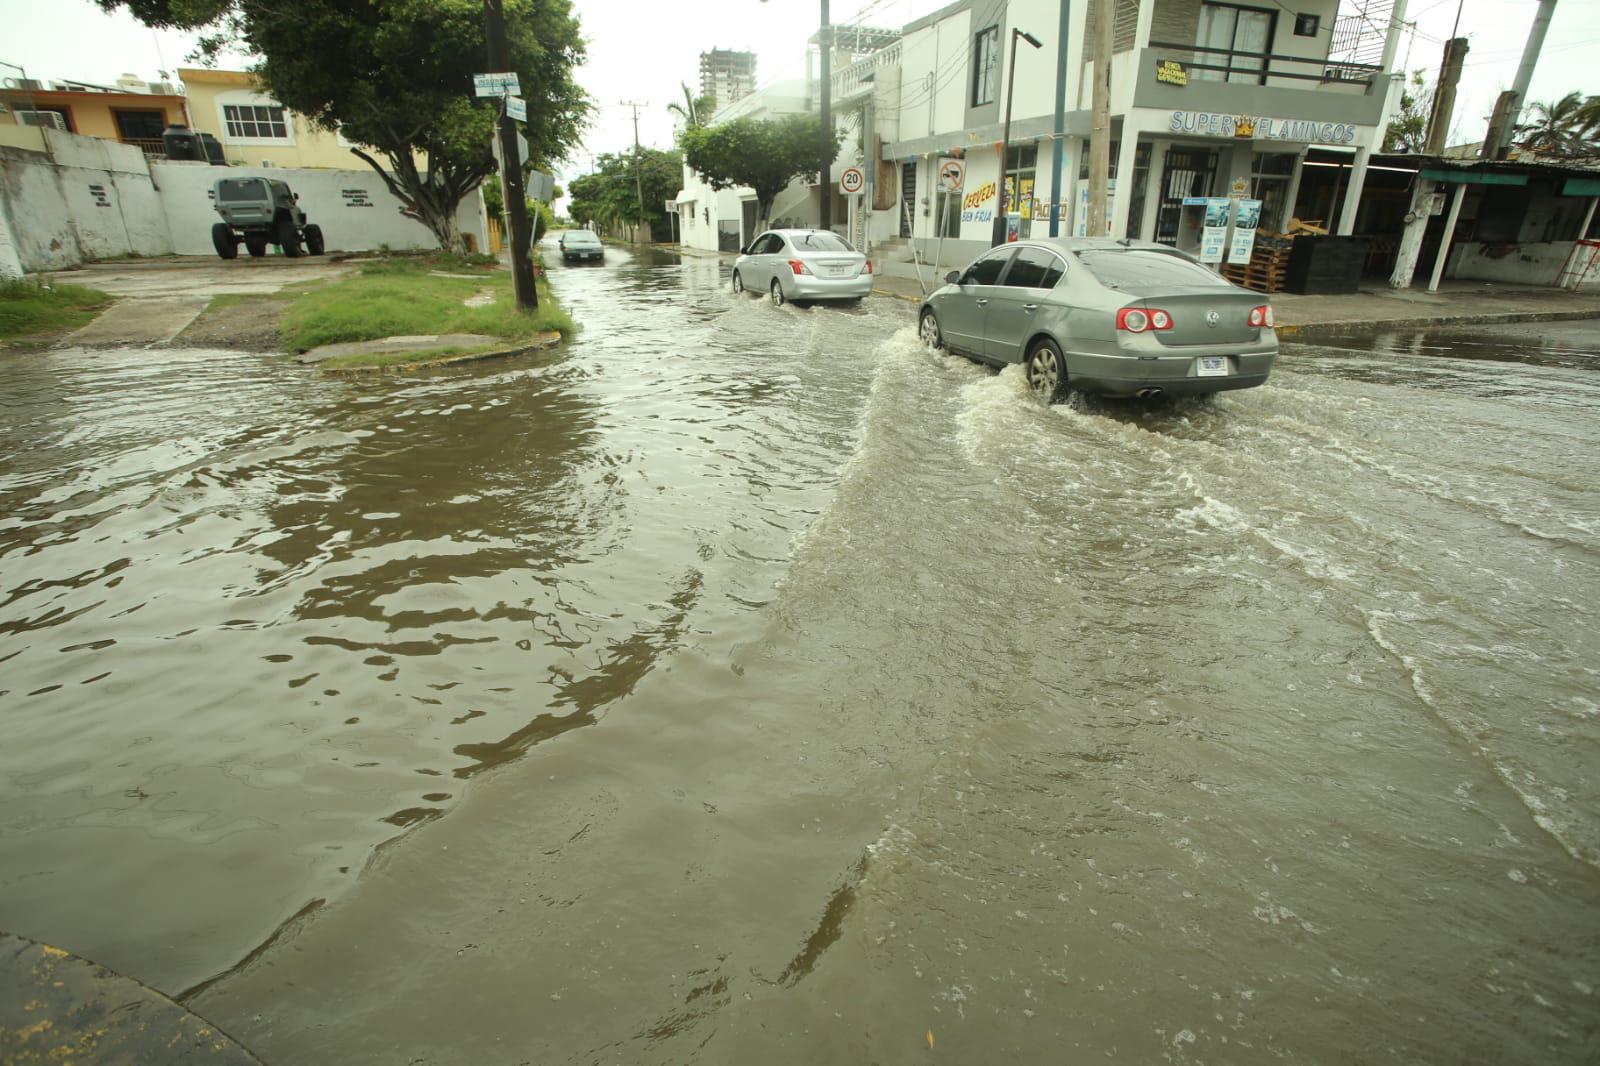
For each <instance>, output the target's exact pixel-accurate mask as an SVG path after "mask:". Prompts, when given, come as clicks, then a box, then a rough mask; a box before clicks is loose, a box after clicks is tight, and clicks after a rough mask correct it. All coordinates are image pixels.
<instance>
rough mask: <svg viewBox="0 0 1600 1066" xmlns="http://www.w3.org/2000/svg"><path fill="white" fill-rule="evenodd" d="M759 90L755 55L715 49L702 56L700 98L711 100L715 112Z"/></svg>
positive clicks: (702, 53)
mask: <svg viewBox="0 0 1600 1066" xmlns="http://www.w3.org/2000/svg"><path fill="white" fill-rule="evenodd" d="M755 88H756V54H755V53H754V52H735V51H732V50H731V49H727V48H713V49H712V50H711V51H709V52H701V53H700V95H701V96H709V97H712V98H713V100H714V101H715V103H714V104H713V105H712V110H713V111H715V110H716V109H717V108H719V107H726V106H728V105H729V104H731V103H733V102H734V101H735V100H737V99H739V98H740V97H741V96H749V95H750V94H751V93H753V92H755Z"/></svg>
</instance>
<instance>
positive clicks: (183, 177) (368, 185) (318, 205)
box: [151, 162, 488, 255]
mask: <svg viewBox="0 0 1600 1066" xmlns="http://www.w3.org/2000/svg"><path fill="white" fill-rule="evenodd" d="M151 172H152V173H153V174H154V176H155V183H156V185H157V187H158V188H159V189H160V196H161V203H162V204H163V205H164V207H165V212H166V217H167V220H168V223H169V225H170V229H171V239H172V245H173V250H174V251H176V252H177V253H178V254H179V255H210V254H212V253H213V249H212V246H211V227H212V226H213V225H214V224H215V223H216V222H217V221H218V220H219V219H218V215H217V213H216V211H215V210H214V209H213V208H212V201H211V186H212V183H213V182H214V181H216V179H217V177H218V176H219V175H221V174H226V175H227V176H228V177H230V178H250V177H261V178H271V179H274V180H278V181H286V182H288V183H289V188H291V189H293V190H294V191H295V192H296V193H297V194H298V195H299V197H300V208H301V210H303V211H305V213H306V220H307V221H308V222H314V223H316V224H317V225H318V226H321V227H322V236H323V239H324V240H325V241H326V242H327V248H328V251H330V252H334V251H341V252H354V251H367V250H370V249H373V248H377V247H378V246H380V245H388V246H389V247H390V248H396V249H400V248H416V249H420V248H435V247H437V246H438V243H437V242H436V241H435V240H434V238H433V231H432V230H430V229H428V227H427V226H424V225H423V224H422V223H421V222H418V221H417V220H416V219H414V218H409V217H407V216H406V215H404V214H403V213H402V209H401V206H400V202H399V201H398V200H396V199H395V198H394V196H393V195H392V194H391V193H390V192H389V190H388V188H387V187H386V186H385V185H384V184H383V179H382V178H381V177H379V176H378V174H377V173H376V172H375V171H374V170H373V169H372V168H371V167H367V168H366V169H365V170H289V169H285V168H281V167H229V168H227V170H226V171H224V170H223V169H222V168H220V167H208V166H200V165H196V164H192V163H161V162H157V163H155V164H153V165H152V167H151ZM479 201H480V197H479V195H478V194H477V193H472V194H469V195H468V196H467V197H466V198H465V199H463V200H462V201H461V206H460V208H459V210H458V211H457V212H456V224H457V225H458V226H459V227H460V228H461V232H462V233H466V234H471V235H472V238H473V241H474V244H475V246H476V247H477V249H478V250H479V251H483V250H485V249H486V248H487V247H488V238H487V235H486V234H485V232H484V229H483V220H482V215H481V211H480V210H479Z"/></svg>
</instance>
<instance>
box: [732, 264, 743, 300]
mask: <svg viewBox="0 0 1600 1066" xmlns="http://www.w3.org/2000/svg"><path fill="white" fill-rule="evenodd" d="M733 294H734V295H735V296H743V295H744V279H743V278H741V277H740V276H739V272H738V271H737V270H735V271H734V272H733Z"/></svg>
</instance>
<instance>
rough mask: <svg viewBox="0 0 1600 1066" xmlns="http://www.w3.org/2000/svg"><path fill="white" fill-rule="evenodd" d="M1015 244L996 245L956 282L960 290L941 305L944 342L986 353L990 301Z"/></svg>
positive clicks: (973, 351)
mask: <svg viewBox="0 0 1600 1066" xmlns="http://www.w3.org/2000/svg"><path fill="white" fill-rule="evenodd" d="M1015 251H1016V249H1015V248H996V249H995V250H994V251H992V252H989V253H988V254H987V255H985V256H983V258H981V259H978V260H977V261H975V262H974V263H973V264H972V265H971V266H969V267H967V269H966V270H965V271H964V272H963V273H962V275H961V280H960V281H958V282H957V284H958V285H960V286H961V291H959V292H957V293H954V294H953V295H951V296H949V297H947V298H946V299H945V300H944V302H943V303H942V304H940V306H939V329H940V331H941V332H942V333H943V334H944V339H945V343H946V344H948V345H950V346H951V347H953V348H956V349H959V350H960V351H963V352H968V353H970V354H972V355H976V356H979V357H980V358H981V357H984V355H985V349H986V348H987V344H986V343H985V342H984V339H983V337H984V327H985V322H986V320H987V319H988V315H989V301H990V300H991V299H992V298H993V297H994V294H995V291H996V290H997V288H998V286H999V282H1000V273H1001V271H1003V270H1004V269H1005V266H1006V263H1008V262H1010V261H1011V256H1012V253H1014V252H1015Z"/></svg>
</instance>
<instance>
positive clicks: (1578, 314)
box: [1278, 308, 1600, 340]
mask: <svg viewBox="0 0 1600 1066" xmlns="http://www.w3.org/2000/svg"><path fill="white" fill-rule="evenodd" d="M1597 317H1600V309H1596V308H1589V309H1588V310H1584V311H1505V312H1496V313H1493V314H1480V315H1434V316H1431V317H1428V318H1384V319H1371V320H1357V321H1351V322H1310V323H1304V324H1301V325H1282V326H1279V327H1278V337H1279V338H1280V339H1293V340H1314V339H1316V338H1318V337H1340V336H1347V335H1350V334H1358V333H1369V332H1371V331H1372V330H1375V329H1441V328H1444V327H1446V326H1476V325H1494V324H1496V323H1514V322H1571V321H1575V320H1577V319H1584V318H1597Z"/></svg>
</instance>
